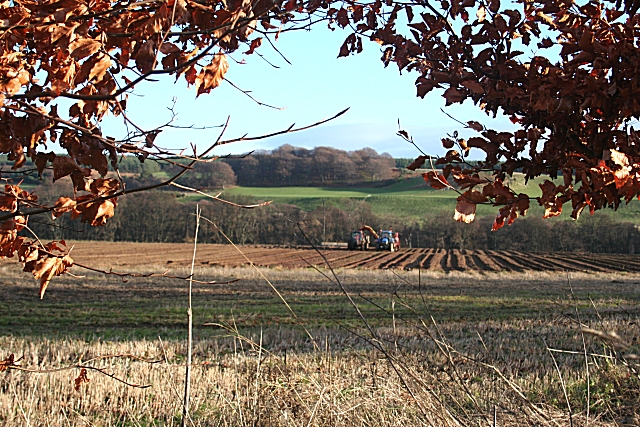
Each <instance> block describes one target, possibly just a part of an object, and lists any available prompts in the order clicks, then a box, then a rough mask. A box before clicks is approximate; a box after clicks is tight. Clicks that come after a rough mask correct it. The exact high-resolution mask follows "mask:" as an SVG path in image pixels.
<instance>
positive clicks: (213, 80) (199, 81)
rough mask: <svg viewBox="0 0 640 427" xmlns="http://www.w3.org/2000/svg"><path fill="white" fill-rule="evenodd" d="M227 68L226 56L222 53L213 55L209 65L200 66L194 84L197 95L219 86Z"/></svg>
mask: <svg viewBox="0 0 640 427" xmlns="http://www.w3.org/2000/svg"><path fill="white" fill-rule="evenodd" d="M228 69H229V63H228V62H227V57H226V56H225V55H224V54H222V53H219V54H217V55H215V56H214V57H213V60H212V61H211V63H210V64H209V65H206V66H204V67H202V70H201V71H200V73H199V74H198V76H197V77H196V79H195V85H196V87H197V88H198V91H197V96H200V95H202V94H203V93H209V92H211V89H215V88H217V87H218V86H220V84H221V83H222V80H224V75H225V74H226V73H227V70H228Z"/></svg>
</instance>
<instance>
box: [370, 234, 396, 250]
mask: <svg viewBox="0 0 640 427" xmlns="http://www.w3.org/2000/svg"><path fill="white" fill-rule="evenodd" d="M398 249H400V236H398V233H397V232H395V233H394V232H393V231H392V230H381V231H380V234H379V235H378V238H377V239H376V251H386V250H388V251H390V252H395V251H397V250H398Z"/></svg>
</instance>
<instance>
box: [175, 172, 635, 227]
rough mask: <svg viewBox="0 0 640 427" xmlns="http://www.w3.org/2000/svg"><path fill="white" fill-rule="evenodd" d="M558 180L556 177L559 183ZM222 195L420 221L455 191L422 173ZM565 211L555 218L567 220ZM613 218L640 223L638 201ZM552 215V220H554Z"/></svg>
mask: <svg viewBox="0 0 640 427" xmlns="http://www.w3.org/2000/svg"><path fill="white" fill-rule="evenodd" d="M545 179H546V178H536V179H534V180H531V181H529V182H528V183H526V184H525V182H524V178H523V176H521V175H518V174H516V175H515V176H514V177H512V178H510V180H509V182H508V184H509V185H510V187H511V188H512V189H513V190H514V191H516V192H518V193H525V194H527V195H529V196H531V197H536V196H538V195H539V194H540V188H539V184H541V183H542V182H543V181H544V180H545ZM560 181H561V180H556V183H557V184H560ZM223 194H224V195H225V196H241V197H247V198H250V199H251V200H253V201H255V202H258V201H267V200H271V201H273V202H275V203H282V204H290V205H295V206H298V207H299V208H301V209H303V210H305V211H311V210H313V209H317V208H321V207H322V206H323V205H324V206H326V207H328V206H335V207H338V208H341V209H349V206H353V203H354V202H355V203H366V204H368V205H369V206H371V210H372V212H373V213H374V214H375V215H378V216H381V217H399V218H402V219H405V220H416V221H423V220H425V219H428V218H429V217H433V216H436V215H453V211H454V209H455V205H456V198H457V197H458V193H456V192H455V191H454V190H433V189H432V188H430V187H428V186H427V185H426V184H425V182H424V180H423V179H422V177H415V178H408V179H403V180H400V181H397V182H394V183H393V184H390V185H386V186H382V187H240V186H238V187H234V188H230V189H228V190H225V191H224V193H223ZM200 199H202V196H187V197H185V200H200ZM565 208H566V209H567V210H568V211H569V212H568V213H565V214H563V215H562V216H561V217H560V218H558V219H559V220H568V219H571V218H570V217H569V213H570V204H567V205H566V206H565ZM496 213H497V208H496V207H493V206H488V205H480V206H478V209H477V217H478V218H482V217H485V216H494V215H496ZM543 213H544V209H543V208H542V207H541V206H539V205H538V204H537V202H536V201H535V200H532V201H531V208H530V209H529V213H528V215H529V216H536V217H541V216H542V215H543ZM612 213H614V211H612V210H603V211H600V212H597V213H596V215H611V214H612ZM614 218H615V219H617V220H619V221H627V222H633V223H639V224H640V203H638V202H637V201H632V202H631V203H630V204H629V205H622V206H621V207H620V208H619V210H618V212H616V213H615V215H614ZM558 219H552V220H558Z"/></svg>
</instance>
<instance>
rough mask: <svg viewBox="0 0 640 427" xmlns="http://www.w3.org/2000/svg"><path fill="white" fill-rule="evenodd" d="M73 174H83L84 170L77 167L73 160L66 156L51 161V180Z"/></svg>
mask: <svg viewBox="0 0 640 427" xmlns="http://www.w3.org/2000/svg"><path fill="white" fill-rule="evenodd" d="M74 172H82V173H84V169H83V168H81V167H80V166H78V164H77V163H76V161H75V160H73V159H72V158H71V157H68V156H56V158H55V159H53V180H54V181H57V180H59V179H60V178H64V177H65V176H69V175H71V174H72V173H74Z"/></svg>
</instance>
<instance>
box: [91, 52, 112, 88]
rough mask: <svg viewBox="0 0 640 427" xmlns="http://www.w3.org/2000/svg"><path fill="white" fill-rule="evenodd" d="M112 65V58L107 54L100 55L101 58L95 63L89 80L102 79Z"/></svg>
mask: <svg viewBox="0 0 640 427" xmlns="http://www.w3.org/2000/svg"><path fill="white" fill-rule="evenodd" d="M110 67H111V58H109V57H108V56H107V55H100V59H99V60H98V61H97V62H96V63H95V64H93V67H91V71H89V78H88V79H87V80H94V79H95V81H98V82H99V81H101V80H102V78H103V77H104V75H105V73H106V72H107V70H108V69H109V68H110Z"/></svg>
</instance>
